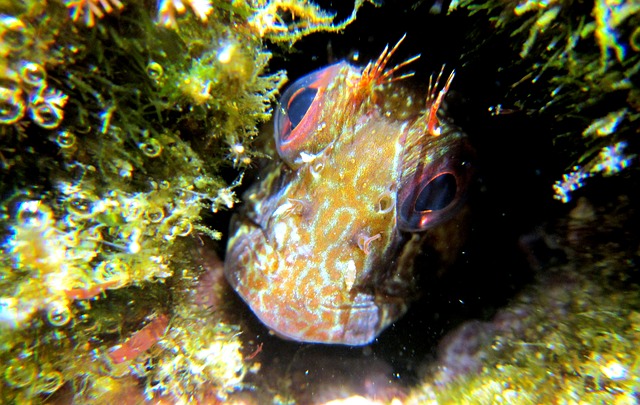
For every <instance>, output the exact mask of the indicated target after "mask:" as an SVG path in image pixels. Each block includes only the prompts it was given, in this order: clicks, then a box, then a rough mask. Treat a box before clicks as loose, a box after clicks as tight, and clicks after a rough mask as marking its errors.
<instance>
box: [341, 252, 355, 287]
mask: <svg viewBox="0 0 640 405" xmlns="http://www.w3.org/2000/svg"><path fill="white" fill-rule="evenodd" d="M356 273H357V269H356V262H354V261H353V259H351V260H349V261H348V262H347V270H346V271H345V272H344V283H345V285H346V287H347V290H351V287H353V283H354V282H355V281H356Z"/></svg>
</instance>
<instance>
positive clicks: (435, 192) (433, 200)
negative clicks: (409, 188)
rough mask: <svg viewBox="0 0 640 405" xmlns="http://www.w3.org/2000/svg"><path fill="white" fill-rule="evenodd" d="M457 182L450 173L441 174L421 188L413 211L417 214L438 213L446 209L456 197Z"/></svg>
mask: <svg viewBox="0 0 640 405" xmlns="http://www.w3.org/2000/svg"><path fill="white" fill-rule="evenodd" d="M457 189H458V182H457V181H456V176H454V175H453V174H451V173H441V174H438V175H437V176H436V177H434V178H433V179H431V180H430V181H429V182H427V184H425V185H424V186H423V187H422V190H420V193H419V194H418V197H417V198H416V202H415V203H414V210H415V211H418V212H425V211H438V210H442V209H445V208H447V206H448V205H449V204H451V203H452V202H453V200H454V199H455V197H456V191H457Z"/></svg>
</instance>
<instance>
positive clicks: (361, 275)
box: [224, 37, 474, 346]
mask: <svg viewBox="0 0 640 405" xmlns="http://www.w3.org/2000/svg"><path fill="white" fill-rule="evenodd" d="M402 39H404V37H403V38H402ZM402 39H401V40H400V41H398V43H397V44H396V45H395V46H394V47H393V48H392V49H391V50H389V46H387V47H386V48H385V49H384V51H383V52H382V54H381V55H380V57H379V58H378V59H376V60H374V61H371V62H369V63H368V64H367V65H366V66H365V67H364V68H362V67H357V66H353V65H352V64H350V63H348V62H347V61H340V62H338V63H334V64H331V65H329V66H327V67H324V68H322V69H319V70H317V71H314V72H312V73H310V74H308V75H306V76H304V77H302V78H300V79H298V80H297V81H295V82H294V83H292V84H291V85H290V86H289V87H288V88H287V89H286V90H285V91H284V92H283V93H282V96H281V98H280V101H279V105H278V106H277V107H276V110H275V114H274V143H275V147H274V149H275V151H276V152H277V157H276V158H275V159H274V163H273V164H272V165H271V166H270V167H269V168H268V169H267V171H266V173H264V174H263V175H262V176H261V177H260V179H259V181H257V182H256V183H255V184H253V185H252V186H250V188H248V189H247V191H246V192H245V194H244V196H243V201H244V206H243V208H242V211H240V212H238V213H236V214H234V216H233V217H232V220H231V226H230V238H229V242H228V245H227V252H226V258H225V265H224V272H225V276H226V278H227V280H228V281H229V283H230V284H231V286H232V287H233V289H234V290H235V291H236V292H237V294H238V295H239V296H240V297H241V298H242V300H244V301H245V302H246V304H248V306H249V307H250V308H251V310H252V311H253V313H254V314H255V315H256V316H257V317H258V318H259V319H260V321H261V322H262V323H263V324H264V325H266V326H267V327H268V328H269V329H270V330H271V331H272V332H274V333H275V334H276V335H278V336H280V337H283V338H285V339H289V340H294V341H298V342H309V343H325V344H340V345H349V346H360V345H366V344H369V343H371V342H372V341H373V340H374V339H375V338H376V337H377V336H378V335H379V334H380V333H381V332H382V331H383V330H384V329H386V328H387V327H388V326H389V325H390V324H392V323H393V322H395V321H396V320H398V319H399V318H400V317H401V316H402V315H403V314H404V313H405V312H406V311H407V309H408V307H409V304H410V301H411V300H412V297H415V295H416V294H414V292H415V288H416V275H415V274H414V262H415V259H416V256H417V255H418V254H419V252H420V250H421V246H422V244H423V242H424V239H425V235H426V234H429V232H430V231H431V230H433V229H436V228H437V227H438V226H439V225H440V224H443V223H445V222H446V221H448V220H449V219H451V218H452V217H454V216H455V215H456V213H457V212H459V211H460V210H461V207H462V206H463V205H465V199H466V195H467V189H468V188H469V185H470V183H471V181H472V178H473V171H474V170H473V149H472V148H471V146H470V145H469V142H468V139H467V135H466V134H465V133H464V132H463V131H462V130H461V129H460V128H458V127H457V126H455V125H454V124H453V122H451V120H449V119H448V118H447V117H446V114H445V106H444V104H445V97H446V95H447V92H448V91H449V87H450V85H451V83H452V80H453V77H454V72H453V71H452V72H451V74H450V75H449V77H448V79H447V80H446V81H445V82H444V84H443V85H441V84H440V81H441V78H442V73H443V70H444V66H443V69H442V70H441V71H440V74H439V75H438V76H437V78H436V79H435V80H433V75H432V76H431V78H430V80H429V87H428V91H427V97H426V102H425V105H424V107H418V108H416V104H419V103H417V102H416V101H414V98H413V97H410V96H408V95H407V94H408V93H407V92H402V91H401V90H400V88H401V87H402V86H399V85H398V84H397V82H398V81H399V80H400V79H404V78H406V77H407V76H409V75H411V73H408V74H404V75H400V76H396V73H397V72H398V70H400V69H401V68H403V67H404V66H406V65H407V64H409V63H411V62H413V61H414V60H415V59H417V57H419V55H418V56H416V57H414V58H411V59H408V60H406V61H405V62H402V63H400V64H398V65H396V66H395V67H393V68H387V65H388V63H389V60H390V59H391V57H392V56H393V54H394V53H395V52H396V50H397V49H398V47H399V45H400V43H401V42H402ZM400 106H404V107H402V108H401V107H400ZM408 107H412V109H413V111H414V112H413V113H408V112H407V111H410V110H411V108H408ZM416 110H417V112H415V111H416Z"/></svg>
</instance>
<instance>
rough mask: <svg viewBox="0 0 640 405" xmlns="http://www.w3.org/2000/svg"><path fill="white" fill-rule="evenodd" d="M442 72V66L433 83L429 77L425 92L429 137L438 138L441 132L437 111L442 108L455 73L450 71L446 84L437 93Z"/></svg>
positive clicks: (431, 77)
mask: <svg viewBox="0 0 640 405" xmlns="http://www.w3.org/2000/svg"><path fill="white" fill-rule="evenodd" d="M443 72H444V65H442V68H441V69H440V72H439V73H438V76H437V77H436V80H435V81H433V75H431V76H429V88H428V90H427V108H428V111H427V132H428V133H429V134H430V135H434V136H438V135H440V134H441V132H442V129H441V128H440V122H439V120H438V110H439V109H440V107H441V106H442V102H443V101H444V97H445V96H446V95H447V92H448V91H449V86H450V85H451V82H452V81H453V77H454V76H455V73H456V71H455V70H452V71H451V73H450V74H449V78H448V79H447V81H446V83H445V84H444V86H443V87H442V88H441V89H440V91H438V87H439V86H438V84H439V83H440V79H441V78H442V73H443Z"/></svg>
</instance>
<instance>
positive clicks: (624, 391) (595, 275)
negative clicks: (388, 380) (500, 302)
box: [408, 197, 640, 404]
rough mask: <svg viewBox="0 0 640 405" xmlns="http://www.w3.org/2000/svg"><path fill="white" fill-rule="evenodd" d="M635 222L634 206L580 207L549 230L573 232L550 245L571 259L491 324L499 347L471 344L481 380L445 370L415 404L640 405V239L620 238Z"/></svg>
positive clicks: (418, 392) (416, 395) (417, 393)
mask: <svg viewBox="0 0 640 405" xmlns="http://www.w3.org/2000/svg"><path fill="white" fill-rule="evenodd" d="M635 220H636V218H635V212H634V208H633V203H631V202H630V201H629V200H628V199H627V198H626V197H623V198H620V200H619V201H615V202H614V203H611V204H609V206H605V207H601V208H600V209H598V210H597V211H596V210H594V209H593V207H592V206H591V205H590V204H589V203H588V202H586V200H580V201H579V203H578V206H577V207H576V208H575V209H574V210H573V211H572V213H571V217H570V218H569V219H568V220H563V221H560V222H559V223H557V224H554V225H553V226H552V227H549V228H550V229H553V232H563V231H564V232H566V233H565V234H560V235H557V234H554V235H547V234H545V235H544V237H543V238H544V239H547V240H550V241H551V240H553V243H552V245H553V247H554V248H555V249H560V247H559V246H557V245H556V244H557V243H561V246H562V252H563V253H562V255H565V254H566V259H567V260H566V261H563V262H562V264H557V265H553V266H549V267H548V268H545V269H544V272H543V273H541V274H540V275H539V277H538V279H537V281H536V283H534V284H533V285H532V286H531V287H529V288H528V289H526V290H525V291H523V292H522V293H521V294H520V295H519V296H518V297H517V298H516V299H514V301H513V302H512V303H510V304H509V305H508V306H507V307H506V308H505V309H503V310H501V313H500V314H499V315H497V316H496V317H495V318H494V320H493V321H491V323H487V324H486V325H492V326H491V327H490V328H487V330H490V331H492V332H491V334H490V338H488V339H484V340H483V343H482V344H480V345H479V346H473V345H474V344H477V343H478V341H476V340H468V342H467V345H471V346H468V347H471V348H470V349H469V350H471V351H474V352H475V353H476V354H475V356H476V361H477V362H478V364H479V365H481V367H480V368H479V370H478V372H477V373H475V372H474V373H469V374H467V375H465V376H462V375H458V376H457V378H456V377H454V378H450V377H449V378H447V377H446V376H445V375H446V374H447V373H450V372H451V371H450V370H447V369H443V368H437V367H436V368H434V372H433V374H432V375H430V377H429V378H427V380H426V382H425V383H424V384H423V385H422V386H420V387H418V388H416V389H415V390H414V391H413V393H412V395H411V396H410V398H409V400H408V403H457V404H484V403H510V404H516V403H517V404H541V403H589V404H593V403H607V404H634V403H636V395H637V394H636V393H637V391H638V389H639V388H640V381H639V380H638V365H639V364H640V357H639V356H638V351H637V350H636V348H637V347H638V345H639V344H640V333H638V331H639V330H640V329H639V328H640V323H639V322H640V295H639V294H640V289H639V288H638V286H637V285H635V284H633V283H630V281H631V280H630V278H631V276H630V275H631V274H632V273H633V271H634V270H635V269H634V266H633V258H634V256H635V255H636V252H635V248H636V246H637V235H634V236H633V237H630V235H629V234H626V235H625V234H624V232H620V229H621V227H623V226H624V225H623V224H624V223H625V222H627V221H635ZM458 347H459V346H458ZM443 376H445V378H443ZM444 380H447V381H450V380H452V382H448V383H438V382H439V381H444Z"/></svg>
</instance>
